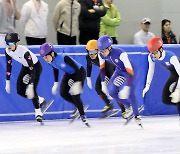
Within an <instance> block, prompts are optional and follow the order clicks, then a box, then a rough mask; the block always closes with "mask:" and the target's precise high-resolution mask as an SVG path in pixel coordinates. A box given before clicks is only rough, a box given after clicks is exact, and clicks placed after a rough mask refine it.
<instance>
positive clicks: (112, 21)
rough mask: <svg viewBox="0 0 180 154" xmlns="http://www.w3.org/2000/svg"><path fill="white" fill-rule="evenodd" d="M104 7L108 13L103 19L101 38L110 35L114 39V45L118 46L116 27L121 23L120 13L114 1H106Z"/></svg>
mask: <svg viewBox="0 0 180 154" xmlns="http://www.w3.org/2000/svg"><path fill="white" fill-rule="evenodd" d="M104 6H105V8H106V11H107V12H106V15H105V16H103V17H101V22H100V33H99V36H103V35H109V36H111V38H112V39H113V44H118V42H117V40H116V37H117V31H116V27H117V26H119V24H120V21H121V16H120V13H119V12H118V10H117V8H116V6H115V5H114V4H113V3H112V0H104Z"/></svg>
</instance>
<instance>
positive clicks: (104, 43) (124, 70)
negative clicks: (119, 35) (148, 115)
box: [98, 35, 141, 125]
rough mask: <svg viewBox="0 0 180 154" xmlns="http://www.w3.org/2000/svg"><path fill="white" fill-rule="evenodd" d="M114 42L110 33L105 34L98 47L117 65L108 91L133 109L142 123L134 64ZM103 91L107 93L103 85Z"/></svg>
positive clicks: (138, 122)
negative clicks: (136, 92) (135, 92)
mask: <svg viewBox="0 0 180 154" xmlns="http://www.w3.org/2000/svg"><path fill="white" fill-rule="evenodd" d="M112 43H113V40H112V38H111V37H110V36H108V35H103V36H101V37H100V38H99V39H98V49H99V52H100V56H101V58H102V59H105V60H107V61H109V62H110V63H112V64H114V65H115V66H116V69H115V71H114V73H113V75H112V77H111V78H110V82H109V85H108V93H109V95H110V96H111V97H112V98H114V99H115V100H116V101H117V102H121V103H122V104H124V105H125V107H126V108H127V109H129V110H133V113H134V117H135V121H136V123H137V124H138V125H141V118H140V116H139V111H138V102H137V99H136V96H135V94H134V90H135V83H134V82H133V79H134V76H135V73H134V68H133V67H134V66H132V64H131V62H130V60H129V58H128V55H127V53H126V52H125V51H124V50H123V49H121V48H116V47H112ZM102 91H104V92H105V93H106V92H107V87H106V86H102Z"/></svg>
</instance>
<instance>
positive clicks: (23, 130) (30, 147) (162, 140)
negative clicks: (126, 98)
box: [0, 115, 180, 154]
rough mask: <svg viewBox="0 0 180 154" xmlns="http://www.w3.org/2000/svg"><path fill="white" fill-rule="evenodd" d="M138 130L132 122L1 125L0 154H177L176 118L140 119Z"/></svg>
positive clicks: (179, 135) (179, 153) (179, 140)
mask: <svg viewBox="0 0 180 154" xmlns="http://www.w3.org/2000/svg"><path fill="white" fill-rule="evenodd" d="M142 121H143V127H144V129H141V127H140V126H138V125H137V124H136V123H135V121H134V119H133V120H132V121H131V122H130V123H129V124H128V125H126V126H125V125H123V123H124V122H125V121H124V119H122V118H109V119H105V120H99V119H89V123H90V125H91V128H88V127H86V126H85V125H84V124H83V123H82V122H81V121H80V120H77V121H75V122H74V123H72V124H69V120H54V121H45V125H44V126H40V125H39V123H38V122H36V121H28V122H7V123H0V154H180V126H179V118H178V116H177V115H175V116H163V117H157V116H156V117H155V116H154V117H152V116H151V117H142Z"/></svg>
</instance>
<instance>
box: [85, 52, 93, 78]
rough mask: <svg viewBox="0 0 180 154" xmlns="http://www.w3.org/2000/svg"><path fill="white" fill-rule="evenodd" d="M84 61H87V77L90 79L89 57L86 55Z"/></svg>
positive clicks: (90, 63) (90, 66)
mask: <svg viewBox="0 0 180 154" xmlns="http://www.w3.org/2000/svg"><path fill="white" fill-rule="evenodd" d="M86 61H87V77H91V72H92V62H91V60H90V57H89V56H88V55H87V56H86Z"/></svg>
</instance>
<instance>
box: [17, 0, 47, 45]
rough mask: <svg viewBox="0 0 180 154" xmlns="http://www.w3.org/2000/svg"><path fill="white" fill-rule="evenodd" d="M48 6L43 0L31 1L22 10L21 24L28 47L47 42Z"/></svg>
mask: <svg viewBox="0 0 180 154" xmlns="http://www.w3.org/2000/svg"><path fill="white" fill-rule="evenodd" d="M48 12H49V9H48V4H47V3H45V2H44V1H43V0H29V1H28V2H26V3H25V4H24V5H23V7H22V10H21V15H22V16H21V19H20V21H21V24H22V27H23V28H24V33H25V37H26V42H27V44H28V45H41V44H43V43H45V42H46V37H47V16H48Z"/></svg>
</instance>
